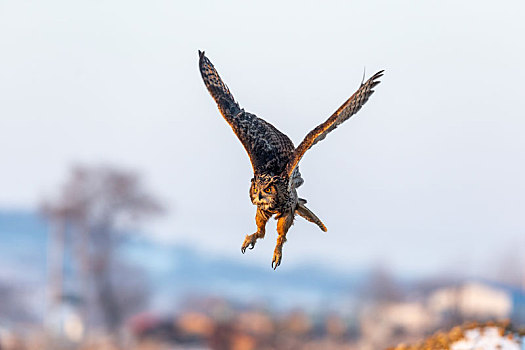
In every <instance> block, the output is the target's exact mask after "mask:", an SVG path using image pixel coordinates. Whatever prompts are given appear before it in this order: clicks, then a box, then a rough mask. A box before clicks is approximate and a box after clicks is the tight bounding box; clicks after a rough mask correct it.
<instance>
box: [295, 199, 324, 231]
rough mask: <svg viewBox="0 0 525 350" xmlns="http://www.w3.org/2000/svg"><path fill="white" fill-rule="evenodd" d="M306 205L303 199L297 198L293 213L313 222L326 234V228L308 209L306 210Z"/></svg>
mask: <svg viewBox="0 0 525 350" xmlns="http://www.w3.org/2000/svg"><path fill="white" fill-rule="evenodd" d="M305 203H306V200H305V199H302V198H299V201H298V203H297V208H296V209H295V212H296V213H297V214H298V215H300V216H302V217H303V218H305V219H306V220H308V221H310V222H313V223H314V224H316V225H317V226H319V228H320V229H321V231H323V232H326V231H327V229H326V226H325V225H324V224H323V222H322V221H321V220H320V219H319V218H318V217H317V216H316V215H315V214H314V213H312V211H310V209H308V208H307V207H306V206H305V205H304V204H305Z"/></svg>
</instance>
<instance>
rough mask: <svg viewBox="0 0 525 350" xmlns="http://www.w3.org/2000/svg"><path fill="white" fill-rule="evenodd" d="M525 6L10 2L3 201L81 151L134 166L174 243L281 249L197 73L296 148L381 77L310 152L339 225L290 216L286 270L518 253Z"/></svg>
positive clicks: (55, 178)
mask: <svg viewBox="0 0 525 350" xmlns="http://www.w3.org/2000/svg"><path fill="white" fill-rule="evenodd" d="M524 18H525V3H524V2H523V1H503V2H498V3H496V2H493V1H460V2H459V1H424V2H423V1H384V2H383V1H322V2H321V1H319V2H312V1H264V2H254V1H241V0H239V1H205V2H203V1H185V2H182V1H167V0H166V1H124V0H115V1H100V0H98V1H93V0H89V1H66V0H64V1H46V2H42V1H19V0H0V48H1V51H0V160H1V162H2V170H1V173H0V207H1V208H22V209H25V208H27V209H34V208H36V207H37V205H38V203H39V201H40V200H41V198H42V197H44V196H46V195H49V194H52V193H53V191H54V190H55V188H56V186H57V185H58V184H60V183H61V182H62V181H63V180H64V179H65V177H66V174H67V171H68V169H69V167H70V166H71V165H73V164H75V163H86V164H100V163H106V164H114V165H118V166H123V167H127V168H131V169H136V170H138V171H140V172H141V173H142V174H143V175H144V178H145V181H146V184H147V186H148V187H149V188H150V189H151V191H152V192H154V193H156V194H157V195H158V196H159V197H161V198H162V199H163V200H164V202H165V203H166V205H167V206H168V207H169V209H170V212H169V215H166V216H165V217H163V218H162V219H160V220H157V221H155V223H151V224H149V225H146V226H145V230H147V231H148V232H152V233H153V234H155V235H156V236H157V237H159V238H160V239H163V240H167V241H171V242H178V243H185V244H189V245H192V246H195V247H198V249H199V250H201V251H204V252H209V253H210V254H217V255H220V256H223V257H227V258H231V259H239V260H240V261H241V260H242V261H245V262H249V263H253V264H261V265H264V264H267V265H268V267H269V266H270V263H271V258H272V252H273V246H274V244H275V238H276V233H275V222H274V221H273V220H272V222H270V224H269V226H268V230H267V235H266V239H265V240H264V241H261V242H259V243H258V244H257V246H256V249H254V250H253V251H249V252H248V253H247V254H246V255H245V256H243V255H242V254H241V253H240V246H241V243H242V241H243V239H244V236H245V235H246V234H250V233H253V232H255V228H256V227H255V223H254V214H255V207H253V206H252V204H251V202H250V200H249V197H248V187H249V183H250V178H251V177H252V173H251V166H250V164H249V160H248V157H247V155H246V154H245V151H244V149H243V148H242V146H241V144H240V142H239V141H238V140H237V139H236V138H235V136H234V134H233V132H232V131H231V129H230V128H229V126H228V125H227V124H226V122H225V121H224V120H223V119H222V117H221V116H220V114H219V112H218V110H217V108H216V105H215V103H214V102H213V100H212V99H211V97H210V96H209V94H208V92H207V91H206V89H205V87H204V84H203V83H202V80H201V78H200V75H199V71H198V65H197V63H198V55H197V50H198V49H201V50H205V51H206V53H207V56H208V57H209V58H210V59H211V61H212V62H213V63H214V64H215V66H216V68H217V69H218V71H219V73H220V74H221V76H222V77H223V79H224V80H225V82H226V83H227V84H228V86H229V88H230V89H231V91H232V93H233V94H234V96H235V97H236V99H237V100H238V101H239V102H240V104H241V106H242V107H244V108H245V109H246V110H247V111H250V112H253V113H255V114H257V115H258V116H259V117H262V118H264V119H266V120H267V121H269V122H271V123H272V124H274V125H275V126H276V127H278V128H279V129H280V130H281V131H283V132H285V133H286V134H287V135H289V136H290V138H291V139H292V141H293V142H294V143H295V144H296V145H297V144H299V142H300V141H301V140H302V138H303V137H304V136H305V135H306V133H307V132H308V131H310V130H311V129H312V128H313V127H315V126H316V125H318V124H319V123H321V122H323V121H324V120H325V119H326V118H328V117H329V116H330V114H331V113H332V112H333V111H335V110H336V109H337V108H338V107H339V105H340V104H341V103H342V102H344V101H345V100H346V99H347V98H348V97H349V96H350V95H351V94H352V93H353V92H354V91H355V89H356V88H357V87H358V85H359V83H360V82H361V78H362V74H363V68H365V67H366V74H367V76H370V75H371V74H373V73H374V72H376V71H378V70H380V69H385V70H386V72H385V75H384V77H383V78H382V83H381V84H380V85H379V86H377V88H376V94H374V96H372V98H371V99H370V100H369V102H368V103H367V105H365V107H364V108H363V109H362V110H361V111H360V112H359V113H358V115H356V116H355V117H353V118H352V119H351V120H349V121H348V122H346V123H345V124H344V125H342V126H341V127H340V128H338V129H337V130H336V131H334V132H333V133H331V134H330V135H328V137H327V138H326V139H325V140H324V141H323V142H321V143H319V144H317V145H316V146H314V147H313V148H312V149H311V150H310V151H309V152H308V153H307V154H306V156H305V157H304V158H303V161H302V162H301V165H300V166H301V172H302V174H303V177H304V179H305V184H304V185H303V186H302V187H301V188H300V189H299V194H300V196H301V197H303V198H306V199H308V203H309V206H310V208H311V209H312V210H313V211H314V212H315V213H316V214H318V216H319V217H320V218H321V219H322V220H323V221H324V223H325V224H326V226H327V227H328V233H322V232H321V231H320V230H319V229H318V228H317V227H316V226H315V225H312V224H310V223H306V222H304V221H303V220H302V219H301V218H298V219H297V221H296V224H295V225H294V227H293V228H292V229H291V231H290V233H289V234H288V239H289V240H288V243H287V244H286V245H285V248H284V258H283V264H282V265H281V267H280V269H287V268H291V267H293V266H296V265H297V264H302V263H309V264H319V265H322V266H337V268H338V269H343V270H344V269H347V268H348V269H350V268H353V267H356V266H363V265H367V264H370V263H374V262H376V261H382V262H384V263H387V264H389V266H391V268H392V269H393V270H394V271H395V272H400V273H412V274H430V273H436V272H439V271H443V270H447V269H457V268H456V267H457V266H459V267H460V269H465V270H469V269H470V271H474V270H476V269H480V268H482V267H483V268H484V267H487V266H490V265H491V264H492V261H493V259H495V257H497V256H498V255H499V254H502V252H505V251H507V250H506V249H508V247H509V246H511V247H514V248H513V249H521V250H522V251H523V249H524V248H525V247H524V245H525V239H524V238H523V237H525V219H524V215H523V213H524V210H525V200H524V198H525V185H524V179H525V138H524V131H525V115H524V111H525V94H524V93H525V91H524V90H525V89H524V86H523V84H524V81H525V40H524V34H525V21H524Z"/></svg>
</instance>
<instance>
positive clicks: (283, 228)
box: [199, 51, 383, 270]
mask: <svg viewBox="0 0 525 350" xmlns="http://www.w3.org/2000/svg"><path fill="white" fill-rule="evenodd" d="M199 69H200V73H201V76H202V79H203V80H204V84H205V85H206V88H207V89H208V91H209V92H210V94H211V96H212V97H213V99H214V100H215V102H216V103H217V105H218V107H219V111H220V113H221V114H222V116H223V117H224V119H225V120H226V121H227V122H228V124H230V126H231V128H232V129H233V132H234V133H235V135H237V137H238V138H239V140H240V141H241V143H242V145H243V146H244V148H245V149H246V152H247V153H248V156H249V157H250V161H251V163H252V168H253V178H252V179H251V185H250V199H251V201H252V203H253V204H254V205H255V206H257V212H256V215H255V223H256V225H257V232H255V233H253V234H251V235H247V236H246V238H245V239H244V242H243V244H242V246H241V252H242V253H243V254H244V253H245V252H246V249H247V248H249V249H253V248H254V246H255V243H256V242H257V240H258V239H260V238H264V235H265V233H266V229H265V227H266V223H267V222H268V220H269V219H270V218H271V217H272V216H275V219H276V220H277V233H278V236H277V244H276V245H275V250H274V253H273V259H272V268H273V269H274V270H275V269H276V268H277V266H279V265H280V264H281V260H282V249H283V244H284V242H286V234H287V233H288V230H289V229H290V227H291V226H292V224H293V221H294V218H295V216H296V215H299V216H301V217H303V218H304V219H306V220H308V221H310V222H312V223H314V224H316V225H317V226H319V228H320V229H321V230H322V231H325V232H326V226H325V225H324V224H323V222H322V221H321V220H320V219H319V218H318V217H317V216H316V215H315V214H314V213H313V212H312V211H310V209H308V208H307V207H306V200H305V199H303V198H299V197H298V195H297V188H298V187H299V186H301V185H302V184H303V182H304V180H303V178H302V176H301V173H300V172H299V161H300V160H301V158H302V157H303V155H304V154H305V153H306V151H307V150H308V149H310V147H312V146H313V145H315V144H316V143H317V142H319V141H321V140H323V139H324V138H325V137H326V135H327V134H328V133H329V132H331V131H332V130H334V129H335V128H337V126H338V125H339V124H341V123H342V122H344V121H345V120H347V119H348V118H350V117H351V116H352V115H354V114H355V113H356V112H357V111H359V109H361V107H362V106H363V105H364V104H365V103H366V101H368V98H369V97H370V96H371V95H372V94H373V93H374V90H373V88H374V87H375V86H376V85H377V84H379V81H378V79H379V78H380V77H381V76H382V75H383V71H379V72H377V73H376V74H374V75H373V76H372V77H371V78H370V79H368V80H367V81H366V82H365V83H361V85H360V86H359V89H357V91H356V92H355V93H354V94H353V95H352V96H351V97H350V98H349V99H348V100H347V101H346V102H345V103H343V105H342V106H341V107H339V109H338V110H337V111H335V113H334V114H332V116H331V117H330V118H328V119H327V120H326V121H325V122H324V123H322V124H320V125H319V126H317V127H316V128H315V129H313V130H312V131H310V132H309V133H308V135H306V137H305V138H304V140H303V141H302V142H301V143H300V144H299V146H298V147H294V145H293V143H292V141H291V140H290V139H289V138H288V136H286V135H285V134H283V133H282V132H280V131H279V130H277V128H276V127H274V126H273V125H272V124H270V123H268V122H267V121H265V120H263V119H261V118H258V117H257V116H256V115H254V114H252V113H249V112H246V111H245V110H244V109H243V108H241V107H240V106H239V104H238V103H237V102H236V101H235V99H234V98H233V95H232V94H231V92H230V90H229V89H228V87H227V86H226V84H224V82H223V81H222V79H221V77H220V76H219V74H218V73H217V71H216V70H215V68H214V66H213V64H212V63H211V62H210V60H209V59H208V58H207V57H206V56H205V54H204V52H201V51H199ZM363 80H364V79H363Z"/></svg>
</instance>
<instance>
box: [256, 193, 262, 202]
mask: <svg viewBox="0 0 525 350" xmlns="http://www.w3.org/2000/svg"><path fill="white" fill-rule="evenodd" d="M257 199H258V200H259V201H262V196H261V191H259V194H258V195H257Z"/></svg>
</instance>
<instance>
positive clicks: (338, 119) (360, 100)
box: [286, 71, 384, 178]
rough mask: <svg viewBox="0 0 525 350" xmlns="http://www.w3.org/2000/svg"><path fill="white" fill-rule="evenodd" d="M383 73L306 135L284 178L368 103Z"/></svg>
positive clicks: (375, 75)
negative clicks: (309, 152)
mask: <svg viewBox="0 0 525 350" xmlns="http://www.w3.org/2000/svg"><path fill="white" fill-rule="evenodd" d="M383 72H384V71H379V72H377V73H376V74H374V75H373V76H372V77H371V78H370V79H368V80H367V81H366V82H365V83H364V84H361V86H360V87H359V89H358V90H357V91H356V92H355V93H354V94H353V95H352V96H351V97H350V98H349V99H348V100H346V102H345V103H343V105H342V106H341V107H339V109H338V110H337V111H335V113H334V114H332V115H331V116H330V118H328V119H327V120H326V121H325V122H324V123H322V124H321V125H319V126H317V127H316V128H315V129H313V130H312V131H310V132H309V133H308V135H306V137H305V138H304V140H303V141H302V142H301V144H299V146H298V147H297V148H296V149H295V151H294V154H293V156H292V159H291V160H290V162H289V163H288V164H287V166H286V176H288V178H290V177H291V176H292V173H293V171H294V169H295V168H296V167H297V165H298V164H299V161H300V160H301V158H302V157H303V155H304V154H305V152H306V151H307V150H308V149H310V147H312V146H313V145H315V144H316V143H317V142H319V141H321V140H323V139H324V138H325V137H326V135H328V133H330V132H331V131H332V130H334V129H335V128H337V127H338V126H339V125H340V124H341V123H343V122H344V121H346V120H348V119H349V118H350V117H351V116H352V115H354V114H356V113H357V111H359V110H360V109H361V107H363V105H364V104H365V103H366V101H368V99H369V98H370V96H372V94H373V93H374V90H373V88H374V87H375V86H376V85H377V84H379V81H378V80H377V79H379V78H380V77H381V76H383Z"/></svg>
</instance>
